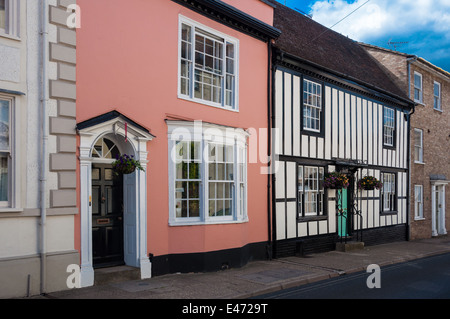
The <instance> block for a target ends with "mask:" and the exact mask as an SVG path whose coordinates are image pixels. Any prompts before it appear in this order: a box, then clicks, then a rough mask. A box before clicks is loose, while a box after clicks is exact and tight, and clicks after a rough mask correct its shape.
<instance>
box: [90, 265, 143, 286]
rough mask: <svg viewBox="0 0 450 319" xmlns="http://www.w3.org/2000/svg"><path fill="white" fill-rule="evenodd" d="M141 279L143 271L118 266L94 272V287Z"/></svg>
mask: <svg viewBox="0 0 450 319" xmlns="http://www.w3.org/2000/svg"><path fill="white" fill-rule="evenodd" d="M139 279H141V270H140V269H139V268H134V267H130V266H116V267H108V268H98V269H95V270H94V285H96V286H100V285H107V284H110V283H117V282H123V281H128V280H139Z"/></svg>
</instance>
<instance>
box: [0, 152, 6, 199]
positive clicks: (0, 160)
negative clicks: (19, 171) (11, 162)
mask: <svg viewBox="0 0 450 319" xmlns="http://www.w3.org/2000/svg"><path fill="white" fill-rule="evenodd" d="M0 201H1V202H5V201H8V156H0Z"/></svg>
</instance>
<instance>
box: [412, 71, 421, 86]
mask: <svg viewBox="0 0 450 319" xmlns="http://www.w3.org/2000/svg"><path fill="white" fill-rule="evenodd" d="M414 86H415V87H416V88H419V89H421V88H422V77H421V76H420V75H419V74H417V73H416V74H414Z"/></svg>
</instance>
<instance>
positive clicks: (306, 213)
mask: <svg viewBox="0 0 450 319" xmlns="http://www.w3.org/2000/svg"><path fill="white" fill-rule="evenodd" d="M274 27H275V28H278V29H279V30H280V31H281V32H282V33H281V36H280V37H279V38H278V39H277V40H276V41H275V42H274V43H273V46H272V76H273V78H272V109H271V119H272V123H271V126H272V129H273V132H274V134H273V139H272V151H273V154H275V159H274V164H275V165H273V168H274V174H272V185H273V187H272V213H271V218H272V234H271V235H272V238H271V239H272V243H273V252H274V257H282V256H288V255H295V254H307V253H311V252H321V251H327V250H333V249H335V247H336V242H344V243H345V242H347V241H350V240H357V241H362V242H364V243H365V245H366V246H367V245H373V244H379V243H385V242H390V241H397V240H406V239H407V231H408V227H407V222H408V212H409V207H408V205H409V204H408V202H409V201H408V194H409V186H408V182H409V181H408V172H409V155H408V150H409V144H408V143H409V142H408V141H409V119H410V113H411V109H412V107H413V104H414V103H413V102H412V101H411V100H410V99H409V98H408V97H407V95H405V94H404V93H403V92H402V90H400V89H399V88H398V87H397V85H396V84H395V83H394V82H393V81H392V79H391V78H390V77H389V76H388V75H387V74H386V73H385V72H384V71H383V70H382V68H381V67H380V65H379V64H378V63H377V62H376V61H375V60H374V59H373V58H372V57H371V56H370V55H368V54H367V53H366V52H365V50H364V49H363V48H362V47H361V46H360V45H359V44H358V43H357V42H355V41H353V40H351V39H349V38H347V37H345V36H343V35H341V34H338V33H336V32H334V31H332V30H330V29H327V28H325V27H324V26H322V25H320V24H319V23H317V22H315V21H313V20H312V19H310V18H309V17H307V16H304V15H302V14H300V13H299V12H296V11H294V10H291V9H289V8H287V7H285V6H283V5H281V4H279V3H277V4H276V8H275V16H274ZM332 172H334V174H335V175H331V176H330V173H332ZM333 176H334V178H339V177H340V178H343V179H344V182H345V183H347V185H344V186H342V185H332V183H331V184H330V182H332V181H333ZM372 177H373V178H375V179H376V180H377V181H379V182H381V183H382V184H383V186H382V187H381V188H379V189H377V188H374V189H367V190H366V189H364V187H363V186H364V185H361V182H363V181H364V180H365V179H364V178H369V179H370V178H372Z"/></svg>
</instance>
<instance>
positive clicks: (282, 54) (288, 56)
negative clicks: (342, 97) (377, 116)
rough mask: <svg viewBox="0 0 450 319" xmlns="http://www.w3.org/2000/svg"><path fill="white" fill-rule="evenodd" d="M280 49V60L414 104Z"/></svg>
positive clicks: (399, 102)
mask: <svg viewBox="0 0 450 319" xmlns="http://www.w3.org/2000/svg"><path fill="white" fill-rule="evenodd" d="M278 50H279V51H280V61H284V62H287V63H291V62H292V63H296V62H297V64H299V63H300V64H303V66H304V67H308V66H309V67H312V68H314V69H316V70H310V71H311V72H314V73H317V70H320V71H323V72H325V73H327V74H328V77H329V76H330V75H331V76H337V77H338V78H341V79H345V80H347V81H350V82H352V83H354V84H356V85H359V86H364V87H366V88H368V89H369V90H373V91H375V92H378V93H379V94H378V95H380V94H382V95H384V98H388V99H390V100H391V101H392V100H393V102H395V103H397V104H404V106H409V105H411V104H412V103H411V100H408V99H406V98H404V97H401V96H398V95H396V94H394V93H391V92H387V91H386V90H384V89H382V88H379V87H377V86H375V85H372V84H369V83H366V82H364V81H361V80H358V79H355V78H353V77H352V76H350V75H347V74H343V73H340V72H337V71H334V70H331V69H328V68H326V67H324V66H321V65H319V64H316V63H314V62H311V61H308V60H305V59H303V58H300V57H298V56H295V55H293V54H290V53H287V52H284V51H283V50H281V49H278ZM341 82H342V81H341ZM381 97H383V96H381Z"/></svg>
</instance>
